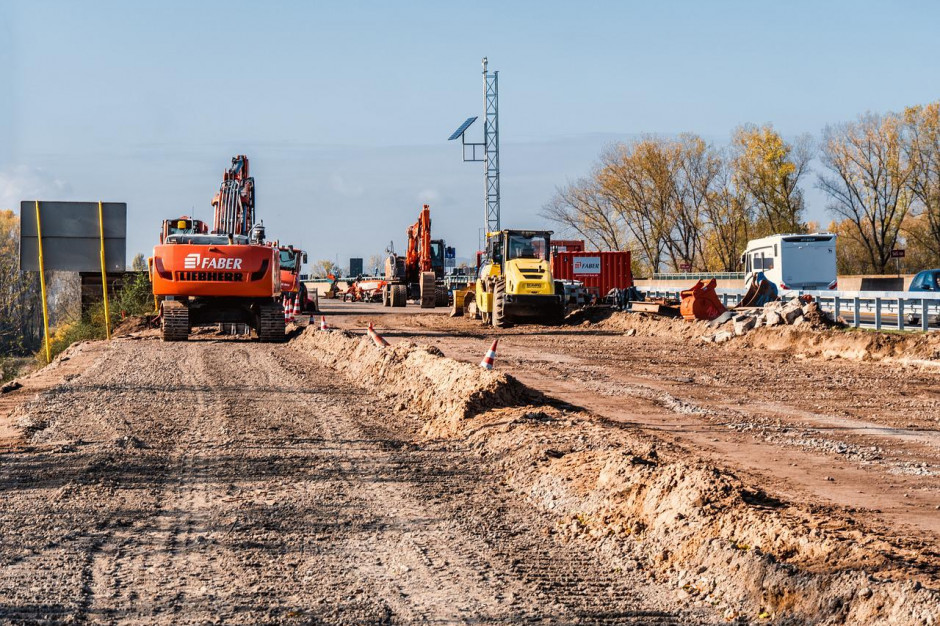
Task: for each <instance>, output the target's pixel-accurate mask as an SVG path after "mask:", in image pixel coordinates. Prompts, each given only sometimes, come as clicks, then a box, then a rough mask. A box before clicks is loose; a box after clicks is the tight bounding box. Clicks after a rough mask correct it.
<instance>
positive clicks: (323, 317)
mask: <svg viewBox="0 0 940 626" xmlns="http://www.w3.org/2000/svg"><path fill="white" fill-rule="evenodd" d="M329 329H330V327H329V326H327V325H326V315H321V316H320V330H329Z"/></svg>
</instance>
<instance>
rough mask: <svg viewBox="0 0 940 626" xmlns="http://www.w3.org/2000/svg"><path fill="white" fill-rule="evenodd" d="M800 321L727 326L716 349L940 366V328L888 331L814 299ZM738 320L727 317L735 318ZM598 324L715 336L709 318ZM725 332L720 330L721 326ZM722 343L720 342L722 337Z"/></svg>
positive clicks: (654, 333) (626, 316)
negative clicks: (742, 329) (830, 310)
mask: <svg viewBox="0 0 940 626" xmlns="http://www.w3.org/2000/svg"><path fill="white" fill-rule="evenodd" d="M806 308H807V309H808V311H807V312H806V313H804V314H803V315H802V316H800V317H799V318H798V319H800V320H802V322H801V323H799V324H797V325H784V324H781V325H777V326H766V325H764V326H757V327H755V328H753V329H749V330H748V331H747V332H746V333H744V334H743V335H742V336H738V337H735V336H734V332H733V331H727V333H726V334H727V335H728V338H729V341H728V342H727V343H726V344H724V345H721V346H718V345H714V342H711V343H705V344H704V345H706V346H714V347H715V348H717V349H732V350H740V349H742V348H755V349H758V350H774V351H784V352H789V353H792V354H794V355H799V356H803V357H821V358H825V359H833V358H841V359H848V360H852V361H881V360H885V361H897V362H901V363H909V364H914V365H927V366H940V333H926V334H924V333H903V334H902V333H886V332H876V331H869V330H864V329H853V328H847V327H844V326H842V325H841V324H840V323H839V322H838V321H834V320H832V319H830V318H829V317H828V316H827V315H825V314H824V313H822V312H820V311H819V310H818V309H817V308H816V307H815V306H814V305H813V304H812V303H811V304H810V305H809V306H808V307H806ZM733 323H734V322H733V320H729V321H728V322H727V324H728V325H731V324H733ZM595 326H596V327H597V328H598V329H602V330H609V331H610V330H612V331H618V332H623V333H625V334H630V335H634V334H635V335H638V336H647V337H665V338H673V339H676V340H678V341H686V342H694V343H696V344H699V343H702V337H703V335H707V336H713V335H714V334H715V329H714V328H712V327H711V326H710V324H709V322H703V321H696V322H689V321H686V320H683V319H672V318H664V317H659V316H656V315H651V314H647V313H621V312H614V313H613V314H612V315H610V317H608V318H607V319H604V320H602V321H600V322H599V323H597V324H596V325H595ZM719 332H721V331H719ZM719 343H721V342H719Z"/></svg>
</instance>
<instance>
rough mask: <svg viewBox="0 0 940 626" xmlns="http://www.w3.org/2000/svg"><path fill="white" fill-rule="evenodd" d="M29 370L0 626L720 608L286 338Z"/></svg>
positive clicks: (3, 563)
mask: <svg viewBox="0 0 940 626" xmlns="http://www.w3.org/2000/svg"><path fill="white" fill-rule="evenodd" d="M37 380H39V382H37ZM37 380H33V381H32V382H30V381H29V380H27V381H26V382H27V385H26V387H24V389H22V390H20V391H18V392H14V393H13V394H8V395H7V396H4V404H3V406H2V409H3V413H2V414H0V425H2V426H3V427H4V429H3V430H2V431H0V432H2V433H3V435H4V437H5V439H4V444H5V445H4V447H3V448H2V449H0V498H2V501H3V506H2V509H0V539H2V541H0V620H2V621H4V622H32V621H60V622H74V621H90V622H95V623H141V622H147V623H154V622H155V623H174V624H175V623H197V622H198V623H205V622H225V623H251V624H255V623H348V624H353V623H355V624H360V623H389V624H397V623H418V622H420V623H475V624H476V623H518V622H524V621H529V622H538V623H616V624H679V623H682V624H705V623H715V622H719V621H721V620H720V619H719V616H718V615H717V613H715V612H714V611H713V609H711V608H710V607H708V606H698V607H695V606H693V605H692V604H691V603H689V602H688V601H684V600H683V599H682V598H681V597H679V596H677V595H676V593H675V590H674V589H670V588H667V586H666V585H665V584H659V583H656V582H653V581H652V580H651V579H650V578H649V576H648V575H647V574H646V573H645V572H643V571H642V570H640V569H623V568H621V567H620V564H619V563H617V562H616V561H614V560H613V559H612V557H609V556H607V555H605V554H604V553H602V552H599V551H598V550H596V549H595V548H594V547H593V544H591V543H588V542H583V541H580V540H579V539H577V538H575V539H570V538H562V537H560V536H559V535H558V534H556V533H550V532H546V529H547V528H549V527H550V526H551V525H552V524H553V523H554V522H553V520H551V519H549V518H548V517H546V515H545V513H544V512H542V511H540V510H539V509H537V508H535V507H532V506H528V505H527V504H526V503H525V500H524V499H523V498H520V497H519V495H518V494H515V493H512V492H511V491H510V490H509V489H508V488H507V487H505V486H504V485H502V481H501V480H500V479H499V478H498V477H497V476H496V475H495V474H494V471H493V468H491V467H490V466H489V465H488V462H487V461H486V459H484V458H482V457H481V456H480V455H479V454H477V453H475V452H474V451H473V450H472V449H470V448H469V446H466V445H463V444H461V443H459V442H457V443H454V442H450V443H448V442H444V441H437V442H435V441H428V440H425V439H423V438H421V437H420V436H419V434H418V429H419V427H420V423H421V420H420V419H419V418H418V417H417V416H414V415H409V413H408V412H407V411H404V412H389V411H388V410H387V407H386V406H385V404H384V401H383V400H381V399H379V398H377V397H376V396H375V395H374V394H372V393H370V392H368V391H366V390H364V389H361V388H359V387H357V386H356V385H355V384H352V383H350V382H347V381H346V380H343V379H341V378H340V377H338V376H337V374H336V372H335V371H333V370H330V369H326V368H324V367H322V366H320V365H317V364H316V363H315V361H314V360H313V359H308V358H306V357H305V356H304V355H303V353H302V352H301V351H298V350H295V349H291V348H290V347H289V346H273V347H272V346H271V345H265V344H258V343H255V342H245V341H237V340H236V341H221V340H220V341H215V340H201V341H191V342H189V343H186V344H163V343H161V342H159V341H158V340H156V338H155V337H153V336H150V337H144V338H141V339H137V340H134V339H118V340H115V341H112V342H111V343H110V344H109V343H105V342H96V343H91V344H84V345H81V346H79V347H78V348H76V349H73V350H72V351H71V352H70V354H69V358H68V360H66V361H63V362H60V363H58V364H56V365H55V366H54V367H53V368H50V369H49V370H47V371H46V372H45V373H44V374H42V378H41V379H37ZM36 392H40V394H39V395H38V396H34V395H33V394H34V393H36ZM698 604H699V605H701V603H698Z"/></svg>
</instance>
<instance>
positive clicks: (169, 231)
mask: <svg viewBox="0 0 940 626" xmlns="http://www.w3.org/2000/svg"><path fill="white" fill-rule="evenodd" d="M208 232H209V226H208V225H207V224H206V223H205V222H203V221H202V220H197V219H193V218H191V217H189V216H188V215H184V216H182V217H178V218H176V219H175V220H163V230H162V232H161V233H160V243H163V242H164V241H166V238H167V237H169V236H170V235H205V234H208Z"/></svg>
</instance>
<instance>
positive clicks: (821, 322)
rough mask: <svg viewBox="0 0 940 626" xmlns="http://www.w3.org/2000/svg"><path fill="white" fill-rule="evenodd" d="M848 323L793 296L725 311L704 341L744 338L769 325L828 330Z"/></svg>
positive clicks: (711, 324) (715, 341)
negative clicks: (751, 306) (756, 305)
mask: <svg viewBox="0 0 940 626" xmlns="http://www.w3.org/2000/svg"><path fill="white" fill-rule="evenodd" d="M844 325H845V324H844V322H842V320H834V319H832V317H831V316H830V315H829V314H828V313H826V312H825V311H823V310H822V309H820V308H819V305H818V304H817V303H815V302H806V303H803V302H801V301H800V299H799V298H792V299H791V300H787V301H782V300H776V301H774V302H768V303H767V304H765V305H764V306H763V307H756V308H747V309H734V310H731V311H725V312H724V313H722V314H721V315H719V316H718V317H716V318H715V319H713V320H712V321H711V322H709V328H711V329H716V330H717V332H715V333H706V334H704V335H702V341H704V342H706V343H724V342H726V341H728V340H730V339H731V338H733V337H741V336H742V335H746V334H747V333H749V332H750V331H752V330H754V329H756V328H761V327H765V326H793V327H794V328H804V329H806V330H825V329H829V328H833V327H836V326H844Z"/></svg>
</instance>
